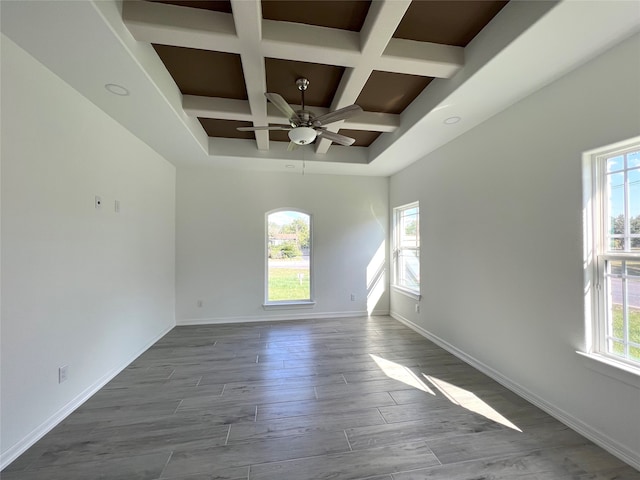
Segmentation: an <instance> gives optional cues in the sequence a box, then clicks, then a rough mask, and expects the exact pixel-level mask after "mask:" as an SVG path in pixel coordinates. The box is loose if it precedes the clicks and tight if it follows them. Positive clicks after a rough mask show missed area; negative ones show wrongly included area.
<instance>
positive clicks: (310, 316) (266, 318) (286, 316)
mask: <svg viewBox="0 0 640 480" xmlns="http://www.w3.org/2000/svg"><path fill="white" fill-rule="evenodd" d="M296 312H297V313H280V314H272V313H269V314H268V315H248V316H243V317H209V318H183V319H180V320H177V321H176V325H179V326H183V325H216V324H225V323H254V322H279V321H283V320H317V319H325V318H348V317H366V316H368V313H367V312H366V310H362V311H355V312H354V311H349V312H317V313H316V312H304V311H303V310H297V311H296Z"/></svg>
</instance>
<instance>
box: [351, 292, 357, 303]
mask: <svg viewBox="0 0 640 480" xmlns="http://www.w3.org/2000/svg"><path fill="white" fill-rule="evenodd" d="M351 301H352V302H355V301H356V294H355V293H352V294H351Z"/></svg>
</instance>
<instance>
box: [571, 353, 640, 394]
mask: <svg viewBox="0 0 640 480" xmlns="http://www.w3.org/2000/svg"><path fill="white" fill-rule="evenodd" d="M576 353H577V354H578V355H580V356H581V357H582V359H583V360H584V364H585V365H586V367H587V368H588V369H589V370H593V371H594V372H598V373H600V374H602V375H606V376H608V377H611V378H615V379H616V380H620V381H621V382H624V383H626V384H627V385H631V386H632V387H635V388H637V389H640V368H637V367H634V366H633V365H629V364H628V363H626V362H619V361H616V360H615V359H613V358H609V357H607V356H604V355H601V354H597V353H586V352H580V351H576Z"/></svg>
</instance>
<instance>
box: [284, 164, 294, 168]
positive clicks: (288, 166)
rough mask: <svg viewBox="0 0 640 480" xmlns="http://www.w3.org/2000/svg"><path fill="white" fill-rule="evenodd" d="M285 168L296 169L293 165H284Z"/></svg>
mask: <svg viewBox="0 0 640 480" xmlns="http://www.w3.org/2000/svg"><path fill="white" fill-rule="evenodd" d="M285 167H287V168H296V166H295V165H291V164H288V165H285Z"/></svg>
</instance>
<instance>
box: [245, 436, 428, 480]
mask: <svg viewBox="0 0 640 480" xmlns="http://www.w3.org/2000/svg"><path fill="white" fill-rule="evenodd" d="M437 464H438V459H437V458H436V457H435V455H433V453H432V452H431V450H430V449H429V447H427V446H426V444H425V443H424V442H416V443H406V444H396V445H391V446H387V447H382V448H371V449H368V450H360V451H356V452H348V453H342V454H336V455H324V456H321V457H312V458H303V459H298V460H292V461H288V462H271V463H267V464H262V465H254V466H252V467H251V471H250V473H249V478H250V479H251V480H282V479H285V478H287V479H288V478H291V479H296V480H360V479H363V478H367V477H373V476H379V475H381V474H389V473H392V472H396V471H399V470H401V469H403V467H404V468H419V467H426V466H429V465H437Z"/></svg>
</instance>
